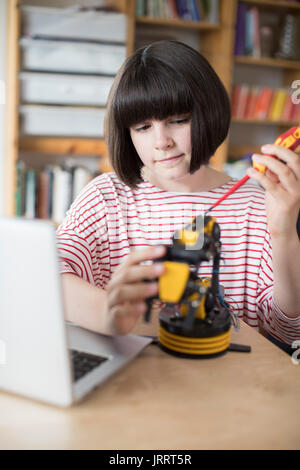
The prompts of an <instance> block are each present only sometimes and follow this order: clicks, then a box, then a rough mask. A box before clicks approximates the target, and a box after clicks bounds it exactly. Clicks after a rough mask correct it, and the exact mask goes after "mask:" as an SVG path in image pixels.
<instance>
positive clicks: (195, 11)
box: [189, 0, 200, 21]
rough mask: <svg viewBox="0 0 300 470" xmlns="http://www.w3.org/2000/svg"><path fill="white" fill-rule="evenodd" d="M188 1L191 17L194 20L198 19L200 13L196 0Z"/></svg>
mask: <svg viewBox="0 0 300 470" xmlns="http://www.w3.org/2000/svg"><path fill="white" fill-rule="evenodd" d="M189 3H190V9H191V14H192V19H193V20H194V21H200V14H199V10H198V4H197V1H196V0H189Z"/></svg>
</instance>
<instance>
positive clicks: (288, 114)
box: [282, 94, 294, 121]
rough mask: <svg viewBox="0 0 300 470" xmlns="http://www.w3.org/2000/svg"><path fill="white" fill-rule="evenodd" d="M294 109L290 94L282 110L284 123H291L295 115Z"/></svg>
mask: <svg viewBox="0 0 300 470" xmlns="http://www.w3.org/2000/svg"><path fill="white" fill-rule="evenodd" d="M293 107H294V103H293V101H292V97H291V95H290V94H287V97H286V100H285V103H284V106H283V110H282V120H283V121H291V120H292V115H293Z"/></svg>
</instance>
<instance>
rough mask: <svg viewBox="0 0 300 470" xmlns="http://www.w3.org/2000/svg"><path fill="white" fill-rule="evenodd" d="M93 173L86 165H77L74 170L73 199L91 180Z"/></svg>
mask: <svg viewBox="0 0 300 470" xmlns="http://www.w3.org/2000/svg"><path fill="white" fill-rule="evenodd" d="M91 179H92V175H91V173H90V171H89V170H87V169H86V168H84V167H79V166H78V167H75V168H73V172H72V201H74V199H75V198H76V197H77V196H78V194H79V193H80V191H81V190H82V189H83V188H84V187H85V186H86V185H87V184H88V183H89V181H91Z"/></svg>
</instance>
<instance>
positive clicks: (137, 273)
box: [110, 263, 165, 286]
mask: <svg viewBox="0 0 300 470" xmlns="http://www.w3.org/2000/svg"><path fill="white" fill-rule="evenodd" d="M164 271H165V266H164V265H163V263H153V264H151V265H150V266H130V267H128V268H124V269H122V270H120V271H119V272H118V273H115V274H114V276H113V277H112V279H111V283H110V284H111V286H114V285H117V284H120V283H122V284H130V283H132V282H139V281H142V280H143V279H150V280H151V279H156V278H157V277H159V276H160V275H161V274H163V273H164Z"/></svg>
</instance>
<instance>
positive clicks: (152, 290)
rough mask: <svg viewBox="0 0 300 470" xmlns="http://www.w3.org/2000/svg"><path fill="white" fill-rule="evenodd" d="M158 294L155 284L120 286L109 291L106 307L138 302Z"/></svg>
mask: <svg viewBox="0 0 300 470" xmlns="http://www.w3.org/2000/svg"><path fill="white" fill-rule="evenodd" d="M157 293H158V283H157V282H149V283H147V282H140V283H135V284H120V285H116V286H114V288H110V289H109V294H108V307H109V308H110V309H111V308H112V307H114V306H115V305H118V304H122V303H124V302H138V301H143V300H144V299H147V298H148V297H152V296H155V295H156V294H157Z"/></svg>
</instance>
